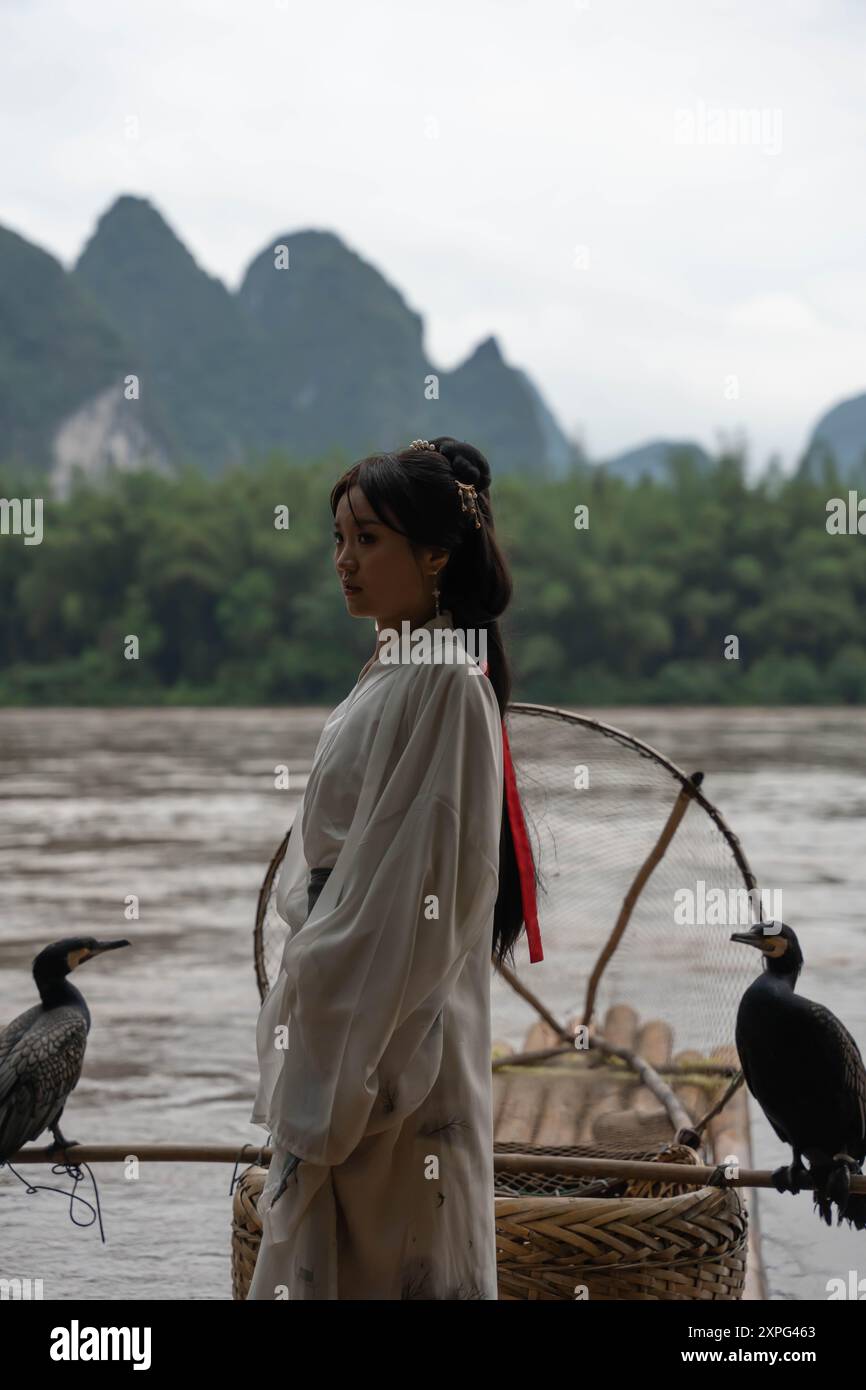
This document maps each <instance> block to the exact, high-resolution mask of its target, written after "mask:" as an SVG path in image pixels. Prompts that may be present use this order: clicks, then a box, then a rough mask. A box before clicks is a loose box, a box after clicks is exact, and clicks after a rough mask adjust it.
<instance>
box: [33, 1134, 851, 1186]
mask: <svg viewBox="0 0 866 1390" xmlns="http://www.w3.org/2000/svg"><path fill="white" fill-rule="evenodd" d="M272 1154H273V1150H272V1149H270V1148H266V1147H261V1148H259V1147H258V1146H257V1145H255V1144H242V1145H240V1146H238V1145H236V1144H135V1143H131V1144H75V1145H74V1146H73V1147H72V1148H71V1149H65V1150H62V1151H60V1150H58V1151H56V1152H55V1153H53V1154H49V1153H47V1152H46V1150H45V1149H36V1148H33V1149H20V1150H19V1151H18V1152H17V1153H15V1154H13V1155H12V1156H11V1158H9V1159H7V1160H6V1162H7V1163H10V1164H19V1163H51V1164H57V1165H63V1164H68V1165H70V1166H73V1167H74V1166H75V1165H76V1164H79V1163H125V1162H128V1161H129V1160H130V1159H131V1158H135V1159H138V1160H139V1161H140V1162H143V1163H237V1162H250V1163H252V1162H253V1160H257V1161H258V1162H259V1163H260V1164H262V1165H264V1164H267V1163H269V1162H270V1160H271V1157H272ZM493 1167H494V1170H495V1171H496V1172H497V1173H526V1172H535V1173H561V1174H564V1175H569V1176H574V1177H582V1176H586V1177H602V1178H649V1179H651V1180H652V1181H660V1182H673V1183H680V1184H683V1185H685V1186H688V1187H704V1186H707V1185H711V1183H710V1180H711V1178H712V1177H713V1175H714V1173H715V1172H716V1169H715V1168H709V1167H704V1166H702V1165H701V1164H691V1163H662V1162H651V1161H647V1160H641V1159H621V1158H596V1157H590V1158H577V1157H574V1158H572V1157H571V1156H566V1155H564V1154H563V1155H558V1154H521V1153H499V1152H497V1151H496V1150H495V1149H494V1151H493ZM722 1185H723V1186H725V1187H770V1188H775V1184H774V1182H773V1175H772V1173H771V1172H769V1170H766V1169H758V1168H741V1169H740V1171H739V1173H738V1175H737V1176H736V1177H734V1178H727V1179H725V1180H724V1182H723V1184H722ZM811 1185H812V1183H811V1177H810V1175H809V1174H808V1173H804V1174H803V1182H802V1186H803V1189H804V1190H806V1189H809V1188H811ZM851 1191H852V1192H862V1193H866V1177H861V1176H852V1178H851ZM578 1195H579V1194H578Z"/></svg>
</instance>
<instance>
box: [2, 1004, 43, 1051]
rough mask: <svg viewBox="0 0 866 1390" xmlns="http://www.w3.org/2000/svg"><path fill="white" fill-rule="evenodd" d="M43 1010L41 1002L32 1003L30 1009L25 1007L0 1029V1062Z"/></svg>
mask: <svg viewBox="0 0 866 1390" xmlns="http://www.w3.org/2000/svg"><path fill="white" fill-rule="evenodd" d="M44 1012H45V1009H44V1007H43V1006H42V1004H34V1005H33V1007H32V1008H31V1009H25V1010H24V1012H23V1014H19V1015H18V1017H17V1018H13V1019H12V1022H11V1023H7V1024H6V1027H5V1028H3V1029H0V1063H2V1062H4V1061H5V1060H6V1058H7V1057H8V1056H9V1053H10V1052H11V1051H12V1048H13V1047H14V1046H15V1044H16V1043H17V1041H18V1039H19V1038H20V1037H23V1035H24V1034H25V1033H26V1032H27V1030H28V1028H30V1026H31V1025H32V1024H34V1023H35V1022H36V1020H37V1018H39V1016H40V1015H41V1014H44Z"/></svg>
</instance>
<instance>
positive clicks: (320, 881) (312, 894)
mask: <svg viewBox="0 0 866 1390" xmlns="http://www.w3.org/2000/svg"><path fill="white" fill-rule="evenodd" d="M330 872H331V870H330V869H311V870H310V881H309V883H308V885H307V916H308V917H309V915H310V913H311V912H312V910H313V907H314V905H315V903H316V900H317V898H318V896H319V894H320V893H321V891H322V889H323V888H324V886H325V884H326V883H327V881H328V875H329V874H330Z"/></svg>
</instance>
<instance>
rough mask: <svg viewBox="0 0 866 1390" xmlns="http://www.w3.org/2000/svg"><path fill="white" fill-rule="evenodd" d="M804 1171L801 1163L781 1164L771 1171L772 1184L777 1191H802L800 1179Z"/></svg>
mask: <svg viewBox="0 0 866 1390" xmlns="http://www.w3.org/2000/svg"><path fill="white" fill-rule="evenodd" d="M805 1173H806V1168H805V1167H804V1165H803V1164H802V1163H796V1162H795V1163H790V1164H783V1165H782V1167H781V1168H777V1169H776V1170H775V1172H774V1173H773V1186H774V1187H775V1189H776V1191H777V1192H795V1193H796V1192H802V1190H803V1189H802V1186H801V1184H800V1179H801V1177H803V1176H804V1175H805Z"/></svg>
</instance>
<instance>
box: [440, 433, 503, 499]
mask: <svg viewBox="0 0 866 1390" xmlns="http://www.w3.org/2000/svg"><path fill="white" fill-rule="evenodd" d="M434 442H435V444H436V448H437V450H438V452H439V453H440V454H441V455H442V457H443V458H445V459H447V460H448V462H449V463H450V465H451V471H452V473H453V474H454V476H455V478H457V479H458V480H459V481H460V482H461V483H471V484H472V485H473V487H474V488H475V490H476V492H487V490H488V488H489V487H490V464H489V463H488V462H487V459H486V458H485V457H484V455H483V454H482V452H481V450H480V449H476V448H475V446H474V444H465V443H461V442H460V441H459V440H457V439H452V438H450V436H446V437H445V438H443V439H437V440H435V441H434Z"/></svg>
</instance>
